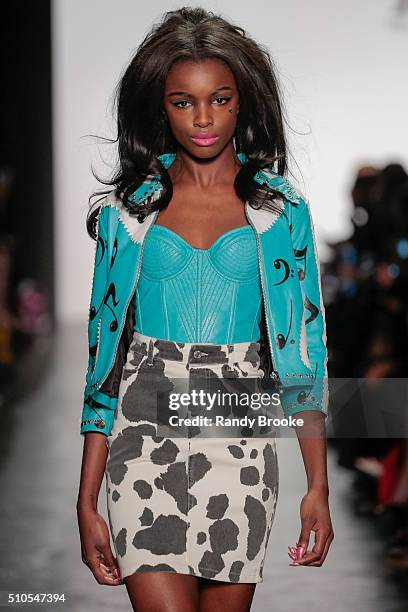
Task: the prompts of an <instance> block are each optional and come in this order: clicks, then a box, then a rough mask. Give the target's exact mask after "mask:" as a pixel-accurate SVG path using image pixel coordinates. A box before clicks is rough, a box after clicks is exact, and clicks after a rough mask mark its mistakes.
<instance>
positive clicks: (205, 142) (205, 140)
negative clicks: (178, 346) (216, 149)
mask: <svg viewBox="0 0 408 612" xmlns="http://www.w3.org/2000/svg"><path fill="white" fill-rule="evenodd" d="M191 140H192V141H193V142H195V144H197V145H198V146H200V147H208V146H210V145H212V144H214V142H216V141H217V140H218V136H217V135H216V134H205V135H201V134H200V135H199V134H197V136H192V137H191Z"/></svg>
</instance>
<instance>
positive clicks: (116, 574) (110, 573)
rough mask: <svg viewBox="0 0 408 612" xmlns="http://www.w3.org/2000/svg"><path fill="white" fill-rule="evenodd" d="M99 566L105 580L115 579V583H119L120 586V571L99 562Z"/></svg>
mask: <svg viewBox="0 0 408 612" xmlns="http://www.w3.org/2000/svg"><path fill="white" fill-rule="evenodd" d="M99 565H100V567H101V568H102V570H103V572H104V575H105V578H109V579H112V578H115V579H116V580H117V581H119V583H120V584H122V577H121V575H120V570H119V569H118V568H114V569H112V568H110V567H108V566H107V565H105V564H104V563H102V561H99Z"/></svg>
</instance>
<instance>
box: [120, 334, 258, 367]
mask: <svg viewBox="0 0 408 612" xmlns="http://www.w3.org/2000/svg"><path fill="white" fill-rule="evenodd" d="M260 346H261V345H260V342H236V343H235V344H215V343H209V342H175V341H172V340H163V339H161V338H155V337H153V336H146V335H144V334H141V333H140V332H138V331H134V332H133V339H132V342H131V348H132V350H140V351H143V352H144V351H145V350H146V351H147V357H148V362H152V360H153V357H155V356H156V355H160V358H162V359H165V360H169V361H178V362H180V363H192V364H193V363H213V364H223V363H225V364H229V365H232V364H233V363H236V362H240V361H250V362H252V363H256V362H257V361H259V350H260Z"/></svg>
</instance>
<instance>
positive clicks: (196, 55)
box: [77, 8, 333, 612]
mask: <svg viewBox="0 0 408 612" xmlns="http://www.w3.org/2000/svg"><path fill="white" fill-rule="evenodd" d="M118 143H119V157H120V168H119V171H118V173H117V175H116V176H115V178H114V179H113V180H112V181H110V182H108V183H106V184H109V185H114V186H115V189H114V190H113V191H109V192H104V193H107V196H106V197H105V198H104V200H103V202H102V204H101V206H99V207H97V208H94V209H93V210H92V211H90V215H89V218H88V228H89V231H90V234H91V235H92V236H93V237H95V238H96V237H97V247H96V253H95V266H94V278H93V289H92V297H91V307H90V316H89V362H88V371H87V377H86V388H85V394H84V407H83V414H82V424H81V433H82V434H83V435H84V437H85V444H84V454H83V464H82V472H81V483H80V490H79V496H78V503H77V510H78V520H79V527H80V535H81V545H82V558H83V561H84V562H85V563H86V564H87V565H88V566H89V567H90V569H91V570H92V572H93V574H94V576H95V578H96V580H97V581H98V583H100V584H111V585H118V584H122V583H123V582H124V583H125V585H126V588H127V591H128V594H129V597H130V600H131V603H132V605H133V607H134V608H135V609H137V610H138V611H143V610H152V609H177V610H179V611H180V612H181V611H184V612H185V611H187V610H188V611H190V610H198V609H200V610H207V609H208V610H210V609H224V606H225V608H226V606H227V603H228V606H229V608H230V609H232V610H234V611H241V610H242V611H244V610H245V611H246V610H249V609H250V606H251V602H252V598H253V595H254V590H255V586H256V583H258V582H262V580H263V577H262V572H263V565H264V559H265V554H266V547H267V543H268V539H269V534H270V531H271V527H272V522H273V518H274V513H275V507H276V502H277V494H278V464H277V458H276V444H275V433H274V432H273V431H272V430H271V429H270V428H269V429H268V428H266V429H264V430H263V433H265V431H266V433H267V436H266V439H265V438H264V437H262V435H261V432H260V430H257V433H258V434H259V435H256V436H254V435H253V434H254V431H253V430H252V431H251V428H249V430H248V428H245V427H244V428H238V429H237V430H234V435H233V436H231V437H227V436H226V435H224V434H223V433H221V434H220V432H219V431H218V432H216V431H215V429H216V428H212V430H211V433H210V434H207V437H206V435H205V434H204V437H203V435H201V437H200V436H199V435H197V434H198V433H201V434H203V432H204V429H205V428H204V427H201V426H200V427H194V426H192V427H191V426H190V425H191V423H190V424H189V422H188V421H186V422H185V426H184V429H183V426H181V427H179V428H178V429H177V427H176V428H173V427H172V426H169V424H170V418H169V415H170V413H171V411H172V407H171V406H170V404H169V398H170V393H172V392H174V391H175V390H181V391H189V392H190V393H191V391H192V390H196V391H197V390H208V389H211V390H214V389H216V390H217V391H220V390H221V391H222V390H226V391H227V392H228V391H231V389H233V390H234V391H237V389H240V390H242V389H255V390H256V391H259V386H260V385H261V388H264V389H268V390H269V393H270V392H272V391H275V393H273V394H272V395H271V397H272V396H273V397H275V398H278V400H280V404H281V406H282V408H283V410H284V413H285V416H286V417H289V418H290V419H292V418H293V416H294V415H296V417H298V416H300V417H303V423H304V425H308V426H310V429H309V430H308V431H309V436H308V438H307V439H305V436H303V435H302V436H300V435H299V433H300V425H302V421H299V420H298V421H295V422H294V424H293V423H292V421H290V426H292V427H293V426H295V427H296V433H297V434H298V437H299V442H300V444H301V449H302V455H303V458H304V462H305V468H306V472H307V477H308V491H307V493H306V495H305V496H304V497H303V499H302V502H301V521H302V525H301V532H300V537H299V542H298V543H297V546H296V547H289V549H290V550H289V556H290V558H291V560H292V561H293V563H292V564H291V565H309V566H319V565H321V564H322V563H323V561H324V559H325V557H326V555H327V552H328V548H329V546H330V543H331V541H332V539H333V530H332V527H331V521H330V514H329V508H328V484H327V473H326V448H325V440H324V436H323V435H322V431H323V428H324V419H325V417H326V416H327V389H326V387H325V384H324V381H325V379H326V378H327V369H326V362H327V352H326V345H325V325H324V308H323V304H322V301H321V291H320V279H319V273H318V263H317V255H316V250H315V243H314V237H313V230H312V224H311V219H310V214H309V208H308V205H307V202H306V201H305V200H304V199H303V198H301V196H300V195H299V194H298V193H297V192H296V191H295V190H294V189H293V187H292V186H291V184H290V183H289V182H288V181H287V180H286V179H284V178H283V175H284V174H285V172H286V143H285V135H284V130H283V120H282V106H281V101H280V96H279V89H278V84H277V81H276V77H275V74H274V69H273V66H272V63H271V60H270V58H269V56H268V54H267V52H266V51H265V50H264V49H262V48H260V47H259V46H258V45H257V44H256V43H255V42H254V41H253V40H252V39H251V38H249V37H247V36H246V34H245V32H244V31H243V30H242V29H241V28H239V27H237V26H234V25H231V24H230V23H228V22H227V21H225V20H224V19H222V18H220V17H218V16H215V15H213V14H212V13H209V12H206V11H204V10H203V9H201V8H194V9H190V8H182V9H180V10H177V11H173V12H169V13H167V14H166V15H165V17H164V19H163V21H162V23H161V24H159V25H158V26H155V27H154V28H153V29H152V31H151V32H150V33H149V35H148V36H147V37H146V39H145V40H144V41H143V42H142V44H141V45H140V47H139V49H138V51H137V53H136V55H135V57H134V58H133V59H132V61H131V63H130V65H129V67H128V68H127V70H126V71H125V74H124V76H123V78H122V80H121V83H120V87H119V92H118ZM274 167H276V170H277V171H275V170H274ZM96 221H98V231H97V232H96ZM248 221H249V222H248ZM271 262H272V263H271ZM295 271H296V272H297V273H296V274H295ZM277 275H278V276H277ZM278 277H279V278H278ZM252 383H254V385H253V386H251V384H252ZM191 397H192V396H191V395H190V399H191ZM163 398H164V399H163ZM278 403H279V402H278ZM192 404H193V402H191V403H190V404H189V406H191V405H192ZM206 410H208V406H207V407H205V406H204V407H203V406H202V405H201V407H200V406H199V407H198V410H195V411H194V407H193V409H192V410H191V412H188V413H187V415H188V416H193V415H197V414H201V415H202V414H203V412H205V411H206ZM233 413H234V410H233V409H231V412H230V413H229V414H233ZM184 414H185V413H184ZM163 425H167V426H169V427H167V429H166V428H164V430H163V428H162V426H163ZM169 429H170V430H171V435H170V434H169V435H168V436H165V435H162V433H163V431H166V432H169ZM255 429H256V428H255ZM176 430H177V431H176ZM225 431H227V430H225ZM228 431H230V430H228ZM182 432H184V434H186V435H180V433H182ZM310 432H312V434H313V437H310ZM217 436H221V438H220V437H217ZM105 472H106V481H107V495H108V515H109V523H110V531H111V534H112V539H113V542H114V546H115V551H116V557H114V556H113V553H112V550H111V548H110V543H109V531H108V527H107V525H106V523H105V521H104V520H103V518H102V517H101V516H100V515H99V514H98V512H97V500H98V494H99V489H100V485H101V481H102V478H103V475H104V473H105ZM311 530H313V531H315V532H316V542H315V545H314V546H313V548H312V549H311V550H307V546H308V542H309V538H310V533H311ZM120 574H121V575H120ZM165 606H167V607H165Z"/></svg>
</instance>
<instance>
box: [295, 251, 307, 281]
mask: <svg viewBox="0 0 408 612" xmlns="http://www.w3.org/2000/svg"><path fill="white" fill-rule="evenodd" d="M307 247H308V245H306V246H305V247H304V248H303V249H293V252H294V253H295V258H296V262H297V263H298V262H301V263H300V265H301V266H302V267H301V268H300V269H299V268H298V275H299V280H300V281H302V280H304V279H305V276H306V252H307Z"/></svg>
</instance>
